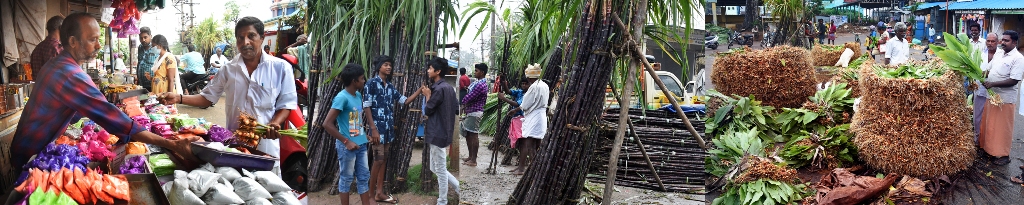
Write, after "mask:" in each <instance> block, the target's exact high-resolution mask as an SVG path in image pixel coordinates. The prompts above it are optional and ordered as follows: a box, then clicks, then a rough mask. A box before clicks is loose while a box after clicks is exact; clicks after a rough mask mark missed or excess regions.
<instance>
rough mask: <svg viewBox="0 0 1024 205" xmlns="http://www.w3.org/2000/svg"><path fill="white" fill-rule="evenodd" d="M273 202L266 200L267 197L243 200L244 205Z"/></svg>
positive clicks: (263, 204)
mask: <svg viewBox="0 0 1024 205" xmlns="http://www.w3.org/2000/svg"><path fill="white" fill-rule="evenodd" d="M273 204H274V203H270V200H267V199H264V198H257V199H253V200H249V201H245V205H273Z"/></svg>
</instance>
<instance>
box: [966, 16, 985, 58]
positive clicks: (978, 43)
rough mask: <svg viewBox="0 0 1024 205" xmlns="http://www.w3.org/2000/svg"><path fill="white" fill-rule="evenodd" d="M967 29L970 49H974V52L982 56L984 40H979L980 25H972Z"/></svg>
mask: <svg viewBox="0 0 1024 205" xmlns="http://www.w3.org/2000/svg"><path fill="white" fill-rule="evenodd" d="M968 29H969V30H970V32H971V33H970V34H968V35H970V37H971V40H970V43H971V47H974V51H976V52H978V53H981V54H984V50H985V38H981V25H979V24H977V23H972V24H971V26H970V27H969V28H968Z"/></svg>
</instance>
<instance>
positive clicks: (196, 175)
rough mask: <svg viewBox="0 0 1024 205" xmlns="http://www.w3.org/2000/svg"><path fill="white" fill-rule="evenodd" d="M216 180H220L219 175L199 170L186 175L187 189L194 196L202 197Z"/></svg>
mask: <svg viewBox="0 0 1024 205" xmlns="http://www.w3.org/2000/svg"><path fill="white" fill-rule="evenodd" d="M217 179H220V174H217V173H213V172H208V171H203V170H199V169H196V170H192V172H189V173H188V187H189V190H192V192H193V193H195V194H196V196H202V195H204V194H206V191H207V190H209V189H210V187H213V185H216V184H217Z"/></svg>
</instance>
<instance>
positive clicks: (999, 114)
mask: <svg viewBox="0 0 1024 205" xmlns="http://www.w3.org/2000/svg"><path fill="white" fill-rule="evenodd" d="M1019 39H1020V34H1018V33H1017V32H1016V31H1013V30H1007V31H1005V32H1003V36H1002V37H1001V38H1000V41H999V42H1000V44H1001V45H1002V46H1003V50H1004V51H1006V53H1004V54H1003V56H1002V57H1000V58H999V59H997V60H996V61H994V62H992V67H991V70H989V71H988V77H986V78H985V83H983V84H982V85H983V86H985V88H987V89H989V90H990V91H991V92H993V93H994V94H995V95H998V96H992V97H994V98H999V99H1001V100H1000V101H1001V103H1000V104H993V103H991V102H989V103H985V111H984V112H983V113H982V119H981V128H980V129H981V136H979V137H978V145H980V147H981V148H982V149H983V150H985V153H987V154H989V155H991V156H992V157H994V158H996V159H995V160H993V162H992V163H993V164H996V165H1000V166H1001V165H1006V164H1009V163H1010V159H1009V157H1008V156H1009V155H1010V144H1012V140H1013V119H1014V116H1016V113H1017V112H1015V110H1016V109H1017V106H1016V105H1017V104H1018V103H1017V94H1018V90H1019V87H1018V83H1019V82H1020V81H1021V79H1022V78H1024V56H1022V55H1021V54H1020V52H1019V51H1018V50H1017V42H1019Z"/></svg>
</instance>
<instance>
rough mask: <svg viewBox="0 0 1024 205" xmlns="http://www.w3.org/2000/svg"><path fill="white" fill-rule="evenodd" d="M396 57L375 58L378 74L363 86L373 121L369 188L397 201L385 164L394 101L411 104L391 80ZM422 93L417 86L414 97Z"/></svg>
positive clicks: (391, 137)
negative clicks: (388, 184)
mask: <svg viewBox="0 0 1024 205" xmlns="http://www.w3.org/2000/svg"><path fill="white" fill-rule="evenodd" d="M394 62H395V61H394V59H392V58H391V57H388V56H386V55H380V56H377V57H375V58H373V68H374V69H376V71H375V72H374V73H375V74H376V76H374V77H373V78H371V79H370V80H369V81H367V82H366V85H365V86H364V87H363V94H364V96H363V115H364V118H366V119H372V120H367V121H366V122H367V123H369V124H370V125H369V126H367V127H369V128H370V137H369V138H370V149H371V150H372V151H373V165H372V166H371V168H370V191H373V192H374V196H373V197H374V201H377V202H383V203H392V204H394V203H398V200H395V199H394V198H393V197H391V195H390V194H387V193H385V192H384V167H385V166H386V165H387V161H385V160H387V151H388V149H390V146H388V143H389V142H391V140H394V138H395V132H394V127H395V105H397V104H404V105H408V104H409V103H411V102H412V101H411V100H407V99H408V98H406V97H405V96H403V95H402V93H399V92H398V89H395V86H394V85H392V84H391V76H392V73H391V69H392V67H391V64H392V63H394ZM419 95H420V91H419V90H417V91H416V92H415V93H413V94H412V96H411V98H412V99H415V98H416V97H417V96H419Z"/></svg>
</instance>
